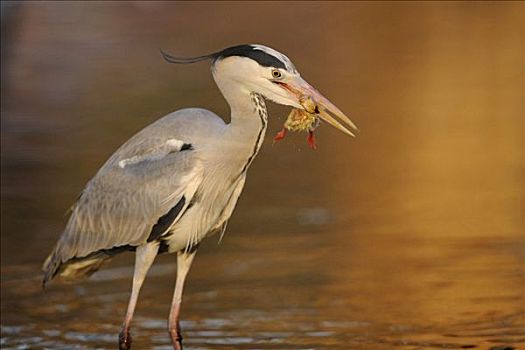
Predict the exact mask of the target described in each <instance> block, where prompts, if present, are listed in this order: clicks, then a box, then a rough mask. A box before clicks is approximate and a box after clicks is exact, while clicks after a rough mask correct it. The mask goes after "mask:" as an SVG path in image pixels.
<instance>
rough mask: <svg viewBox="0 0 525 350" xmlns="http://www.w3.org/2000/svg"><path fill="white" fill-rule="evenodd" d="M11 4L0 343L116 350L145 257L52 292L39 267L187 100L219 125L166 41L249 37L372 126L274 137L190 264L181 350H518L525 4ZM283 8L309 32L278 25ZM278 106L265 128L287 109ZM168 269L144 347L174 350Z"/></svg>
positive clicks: (200, 77) (522, 341)
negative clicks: (91, 188)
mask: <svg viewBox="0 0 525 350" xmlns="http://www.w3.org/2000/svg"><path fill="white" fill-rule="evenodd" d="M6 4H7V3H2V6H3V7H2V16H5V17H3V19H2V20H3V23H2V26H3V27H2V106H1V108H2V138H1V142H2V150H1V152H2V158H1V161H2V174H1V176H2V183H1V186H2V187H1V190H2V207H1V210H2V212H1V214H2V221H1V225H2V234H1V243H2V244H1V252H2V256H1V262H2V271H1V343H0V344H1V346H2V349H41V348H45V349H94V348H96V349H112V348H114V347H115V344H116V334H117V333H118V330H119V325H120V323H121V322H122V317H123V314H124V311H125V307H126V304H127V301H128V297H129V289H130V281H131V274H132V269H131V266H132V255H131V254H128V255H123V256H119V257H117V258H116V259H115V260H114V261H113V262H112V263H111V264H109V265H108V266H107V268H106V269H104V270H101V271H100V272H99V273H97V274H96V275H95V276H93V278H92V279H90V280H89V281H86V282H85V283H82V284H77V285H69V286H67V285H58V284H56V285H53V284H52V285H51V286H50V288H49V289H48V290H46V291H45V292H43V291H42V290H41V285H40V272H39V265H40V263H41V262H42V260H43V259H44V258H45V256H46V254H47V253H48V251H49V250H50V249H51V247H52V245H53V243H54V241H55V240H56V238H57V237H58V233H59V232H60V230H61V229H62V227H63V225H64V221H65V218H64V216H63V213H64V212H65V211H66V209H67V208H68V206H69V205H70V204H71V203H72V202H73V201H74V200H75V198H76V196H77V195H78V193H79V191H80V190H81V188H82V186H83V185H84V184H85V182H86V181H87V180H88V179H89V178H90V177H91V176H92V175H93V174H94V173H95V171H96V169H97V168H98V167H99V166H100V165H101V164H102V163H103V162H104V160H105V159H106V158H107V157H108V156H109V155H110V153H111V152H112V151H113V150H114V149H115V148H116V147H118V145H119V144H121V143H122V142H123V141H125V140H126V139H127V138H128V137H129V136H130V135H132V134H133V133H134V132H135V131H137V130H139V129H140V128H141V127H143V126H144V125H146V124H148V123H150V122H152V121H153V120H155V119H156V118H157V117H159V116H162V115H164V114H166V113H168V112H169V111H171V110H174V109H177V108H181V107H186V106H203V107H207V108H209V109H212V110H214V111H216V112H217V113H219V114H221V115H227V112H228V111H227V106H226V105H225V104H224V101H223V99H222V97H221V96H220V94H219V92H218V91H217V90H216V88H215V87H214V85H213V82H212V80H211V77H210V74H209V71H208V70H207V68H206V66H205V64H199V65H193V66H184V67H176V66H173V65H169V66H167V65H164V64H163V63H162V62H161V60H160V59H159V57H158V54H157V52H158V48H159V47H163V48H169V49H170V51H173V52H174V53H180V54H181V55H183V54H187V55H193V54H202V53H205V52H208V51H212V50H215V49H219V48H221V47H224V46H227V45H231V44H236V43H241V42H261V43H265V44H268V45H270V46H274V47H276V48H277V49H281V50H282V51H284V52H285V53H287V54H288V55H289V56H290V57H291V58H292V60H294V62H295V64H296V65H297V66H298V68H299V69H300V70H301V72H302V74H303V75H304V76H305V78H306V79H307V80H309V81H310V82H311V83H312V84H313V85H315V86H316V87H318V88H319V90H321V91H322V92H323V93H324V94H325V95H327V96H329V97H330V98H331V99H332V100H333V101H334V102H335V103H336V104H338V105H339V106H340V107H341V109H342V110H344V111H345V112H348V114H349V115H351V116H352V119H353V120H355V121H356V122H357V124H358V125H359V126H360V129H361V130H362V132H361V134H360V135H359V137H358V138H356V139H355V140H350V139H348V138H346V137H344V136H343V135H339V134H337V133H336V132H335V131H334V130H330V129H328V128H320V129H319V136H318V138H319V140H318V143H319V150H318V151H317V152H312V151H310V150H309V149H308V148H307V147H306V145H305V142H304V138H303V137H302V135H301V136H296V137H295V136H292V137H290V138H287V139H286V140H285V141H283V142H282V143H280V144H278V145H275V146H274V147H272V146H271V140H266V145H265V147H264V148H263V149H262V151H261V154H260V156H259V157H258V159H257V161H256V162H255V163H254V164H253V166H252V168H251V170H250V175H249V180H248V183H247V187H246V190H245V192H244V194H243V196H242V197H241V200H240V203H239V206H238V208H237V210H236V213H235V214H234V216H233V218H232V220H231V221H230V224H229V229H228V234H227V235H226V237H225V239H224V242H223V243H222V244H220V245H219V246H217V242H216V240H214V239H210V240H209V241H207V242H205V244H204V245H203V247H202V248H201V249H200V251H199V253H198V258H197V259H196V262H195V263H194V266H193V268H192V271H191V274H190V278H189V280H188V285H187V289H186V291H185V302H184V307H183V329H184V334H185V339H186V340H185V342H186V344H187V347H188V348H189V349H232V348H233V349H379V350H380V349H392V348H400V349H407V350H408V349H432V348H436V349H437V348H448V349H468V348H477V349H498V350H501V349H519V348H523V347H525V332H524V331H523V329H524V328H525V267H524V266H525V238H524V232H525V227H524V211H523V203H524V191H523V188H525V183H524V176H523V169H524V157H523V149H524V147H523V142H524V130H525V128H524V125H523V123H524V120H525V104H524V99H523V98H522V97H523V93H524V68H523V61H524V57H525V55H524V42H525V40H524V31H523V23H524V20H525V18H524V13H525V12H524V6H523V4H521V3H506V4H497V3H477V4H471V3H468V4H467V3H445V4H435V3H433V4H418V3H410V4H405V3H403V4H399V3H395V4H394V3H380V4H375V3H374V4H372V3H368V4H359V3H330V4H324V3H323V4H321V3H301V4H297V3H280V4H278V5H276V4H275V3H257V4H252V5H250V6H244V5H240V4H232V3H218V4H215V3H213V4H212V3H196V4H193V3H146V2H134V3H97V4H89V3H26V4H23V5H15V3H10V4H8V5H6ZM276 9H279V11H276ZM291 13H296V15H297V16H298V17H297V18H315V25H310V24H309V25H308V26H288V25H286V31H283V25H284V24H286V23H290V20H289V16H290V14H291ZM232 23H235V25H232ZM4 25H5V26H4ZM210 32H213V33H215V34H216V35H213V36H212V35H210ZM188 33H191V35H189V34H188ZM270 109H271V110H270V115H273V116H274V117H275V118H274V119H273V120H272V121H271V123H270V129H269V134H273V133H274V132H276V131H277V130H279V128H280V124H281V123H282V121H283V117H284V116H285V115H286V114H287V109H286V108H282V107H275V106H270ZM279 118H280V119H279ZM174 275H175V266H174V257H172V256H161V257H159V259H158V261H157V263H156V264H155V266H154V268H153V269H152V271H151V273H150V275H149V276H148V280H147V282H146V284H145V286H144V289H143V292H142V295H141V299H140V302H139V305H138V309H137V313H136V319H135V321H134V325H133V326H134V328H133V334H134V345H135V346H136V348H137V349H150V348H151V349H169V348H170V346H169V343H168V336H167V331H166V319H167V314H168V308H169V303H170V298H171V294H172V289H173V285H174Z"/></svg>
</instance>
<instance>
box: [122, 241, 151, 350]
mask: <svg viewBox="0 0 525 350" xmlns="http://www.w3.org/2000/svg"><path fill="white" fill-rule="evenodd" d="M158 251H159V244H158V243H157V242H152V243H148V244H145V245H141V246H138V247H137V251H136V252H135V271H134V272H133V287H132V289H131V297H130V298H129V304H128V311H127V312H126V318H125V319H124V323H123V324H122V330H121V331H120V334H119V337H118V347H119V349H120V350H128V349H131V334H130V333H129V328H130V325H131V319H132V318H133V313H134V312H135V306H136V305H137V299H138V297H139V292H140V288H141V287H142V283H143V282H144V278H146V274H147V273H148V271H149V268H150V267H151V264H152V263H153V260H155V256H157V252H158Z"/></svg>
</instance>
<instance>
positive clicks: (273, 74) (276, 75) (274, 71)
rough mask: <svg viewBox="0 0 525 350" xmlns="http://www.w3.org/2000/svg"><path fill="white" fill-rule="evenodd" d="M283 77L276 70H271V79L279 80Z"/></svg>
mask: <svg viewBox="0 0 525 350" xmlns="http://www.w3.org/2000/svg"><path fill="white" fill-rule="evenodd" d="M282 76H283V75H282V74H281V72H279V71H278V70H277V69H272V77H274V78H281V77H282Z"/></svg>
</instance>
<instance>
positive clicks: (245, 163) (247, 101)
mask: <svg viewBox="0 0 525 350" xmlns="http://www.w3.org/2000/svg"><path fill="white" fill-rule="evenodd" d="M217 85H219V88H220V90H221V92H222V94H223V95H224V98H225V99H226V101H228V104H229V105H230V109H231V121H230V124H229V125H228V131H227V132H226V134H225V135H224V136H225V138H226V141H227V142H225V143H226V144H227V146H226V147H227V148H228V151H229V152H231V153H230V157H232V160H233V163H234V164H236V163H238V164H236V165H237V166H239V165H240V167H241V172H244V171H245V170H246V169H247V168H248V167H249V166H250V164H251V162H252V161H253V159H254V158H255V156H256V155H257V153H258V152H259V149H260V148H261V146H262V143H263V140H264V136H265V133H266V126H267V124H268V119H267V118H268V113H267V111H266V105H265V103H264V99H263V98H262V96H260V95H258V94H255V93H252V92H250V91H248V90H246V89H244V88H242V87H241V86H239V85H238V84H234V83H230V84H221V83H220V82H219V81H218V82H217ZM225 151H226V150H225Z"/></svg>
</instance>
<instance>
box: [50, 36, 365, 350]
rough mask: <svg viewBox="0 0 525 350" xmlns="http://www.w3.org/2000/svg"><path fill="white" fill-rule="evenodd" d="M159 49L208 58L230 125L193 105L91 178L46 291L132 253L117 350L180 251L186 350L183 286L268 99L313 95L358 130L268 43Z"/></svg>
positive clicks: (246, 161)
mask: <svg viewBox="0 0 525 350" xmlns="http://www.w3.org/2000/svg"><path fill="white" fill-rule="evenodd" d="M161 53H162V55H163V57H164V59H165V60H166V61H168V62H171V63H194V62H199V61H204V60H210V61H211V71H212V74H213V78H214V79H215V82H216V84H217V85H218V87H219V89H220V91H221V92H222V94H223V96H224V98H225V99H226V101H227V102H228V104H229V105H230V109H231V120H230V123H228V124H226V123H225V122H224V121H223V120H222V119H221V118H220V117H218V116H217V115H216V114H214V113H212V112H210V111H208V110H205V109H200V108H189V109H181V110H178V111H176V112H173V113H170V114H168V115H166V116H165V117H163V118H161V119H159V120H157V121H156V122H154V123H153V124H151V125H149V126H147V127H145V128H144V129H142V130H141V131H139V132H138V133H137V134H135V135H134V136H133V137H132V138H131V139H129V140H128V141H127V142H125V143H124V144H123V145H122V146H121V147H120V148H119V149H118V150H117V151H116V152H115V153H114V154H113V155H112V156H111V157H110V158H109V159H108V160H107V161H106V163H105V164H104V165H103V166H102V168H101V169H100V170H99V171H98V172H97V174H96V175H95V176H94V177H93V178H92V179H91V180H90V181H89V182H88V184H87V185H86V187H85V189H84V190H83V191H82V193H81V195H80V197H79V198H78V200H77V202H76V204H75V205H74V206H73V207H72V210H71V215H70V217H69V221H68V223H67V225H66V227H65V229H64V231H63V233H62V235H61V237H60V238H59V240H58V242H57V244H56V246H55V247H54V249H53V251H52V252H51V254H50V255H49V256H48V258H47V259H46V261H45V262H44V265H43V271H44V280H43V284H44V286H45V284H46V283H47V282H49V281H50V280H51V279H53V278H54V277H56V276H59V277H60V278H61V279H63V280H66V281H77V280H81V279H83V278H85V277H88V276H90V275H91V274H92V273H94V272H95V271H97V270H98V269H99V268H100V267H101V265H102V264H103V263H104V262H106V261H108V260H109V259H111V258H112V257H113V256H114V255H116V254H119V253H122V252H125V251H134V252H135V268H134V273H133V282H132V289H131V296H130V300H129V304H128V308H127V312H126V315H125V318H124V322H123V325H122V330H121V332H120V334H119V348H120V349H130V347H131V335H130V324H131V320H132V318H133V313H134V310H135V306H136V304H137V299H138V296H139V291H140V289H141V286H142V284H143V282H144V279H145V277H146V274H147V272H148V270H149V269H150V267H151V265H152V263H153V261H154V259H155V257H156V256H157V254H160V253H176V254H177V276H176V285H175V290H174V294H173V300H172V303H171V309H170V314H169V319H168V331H169V334H170V337H171V341H172V344H173V348H174V349H182V337H181V329H180V326H179V314H180V308H181V301H182V290H183V287H184V281H185V279H186V276H187V274H188V271H189V269H190V266H191V264H192V261H193V258H194V257H195V253H196V251H197V247H198V246H199V243H200V242H201V241H202V240H203V239H204V238H205V237H208V236H210V235H213V234H216V233H221V234H223V233H224V230H225V227H226V223H227V221H228V219H229V218H230V216H231V215H232V212H233V209H234V207H235V205H236V203H237V199H238V198H239V195H240V193H241V191H242V189H243V186H244V182H245V179H246V172H247V170H248V168H249V167H250V165H251V163H252V162H253V160H254V158H255V156H256V155H257V153H258V152H259V149H260V148H261V145H262V142H263V139H264V136H265V132H266V126H267V111H266V106H265V99H268V100H271V101H274V102H276V103H278V104H282V105H287V106H291V107H293V108H296V109H298V110H303V108H304V107H303V105H302V104H301V98H303V97H304V96H308V98H309V99H310V100H313V101H315V103H316V106H315V113H316V114H317V115H318V116H319V118H320V119H321V120H324V121H326V122H328V123H329V124H331V125H333V126H335V127H336V128H338V129H339V130H341V131H343V132H345V133H346V134H348V135H352V132H351V131H350V130H349V129H348V128H347V127H345V126H343V123H344V124H346V125H347V126H349V127H350V128H353V129H356V127H355V125H354V124H353V123H352V122H351V121H350V119H349V118H348V117H346V116H345V115H344V114H343V112H341V111H340V110H339V109H338V108H337V107H336V106H335V105H333V104H332V103H331V102H330V101H328V100H327V99H326V98H325V97H323V96H322V95H321V94H320V93H319V92H318V91H317V90H315V89H314V88H313V87H312V86H311V85H309V84H308V83H307V82H306V81H305V80H304V79H302V78H301V76H300V74H299V72H298V71H297V69H296V68H295V67H294V65H293V64H292V62H291V61H290V60H289V59H288V57H286V56H285V55H283V54H282V53H280V52H277V51H276V50H274V49H271V48H269V47H266V46H263V45H238V46H234V47H229V48H226V49H224V50H222V51H219V52H216V53H212V54H209V55H205V56H199V57H194V58H176V57H173V56H171V55H169V54H167V53H164V52H162V51H161ZM330 113H331V114H330ZM334 116H335V117H337V118H339V119H340V120H341V122H339V121H337V120H336V119H335V118H334Z"/></svg>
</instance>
